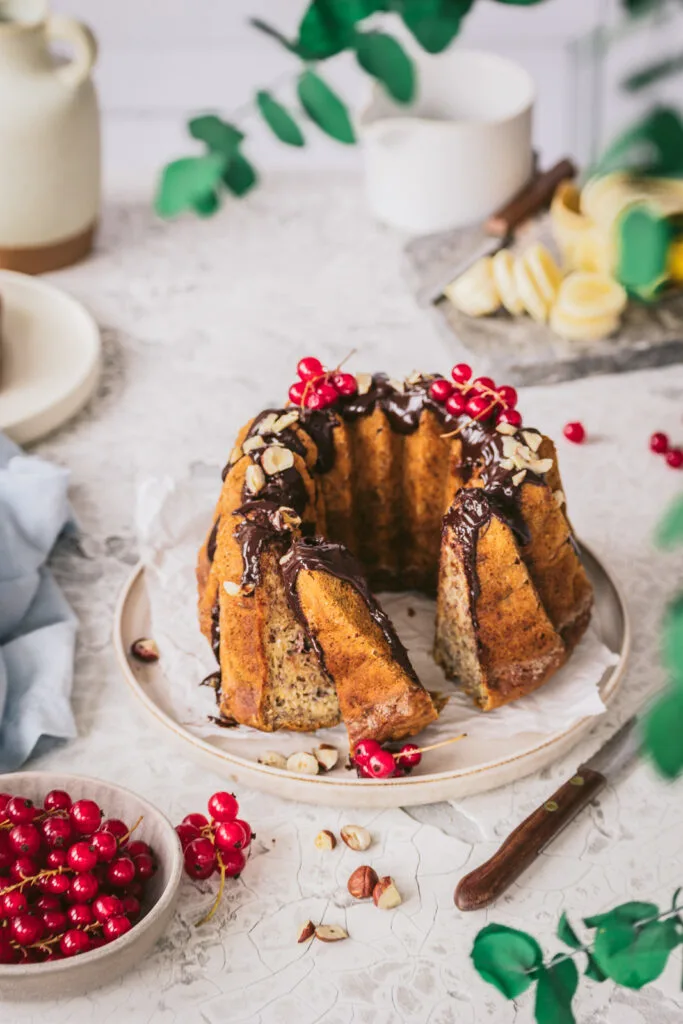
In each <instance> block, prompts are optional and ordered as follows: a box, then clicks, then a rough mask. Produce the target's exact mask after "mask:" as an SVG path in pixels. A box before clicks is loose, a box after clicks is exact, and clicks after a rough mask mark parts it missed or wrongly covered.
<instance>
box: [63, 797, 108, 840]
mask: <svg viewBox="0 0 683 1024" xmlns="http://www.w3.org/2000/svg"><path fill="white" fill-rule="evenodd" d="M69 820H70V821H71V824H72V825H73V827H74V829H75V830H76V832H80V833H81V835H90V833H91V832H95V831H96V829H98V828H99V827H100V823H101V821H102V811H101V810H100V808H99V807H98V805H97V804H96V803H95V801H94V800H77V801H76V803H75V804H72V805H71V807H70V808H69Z"/></svg>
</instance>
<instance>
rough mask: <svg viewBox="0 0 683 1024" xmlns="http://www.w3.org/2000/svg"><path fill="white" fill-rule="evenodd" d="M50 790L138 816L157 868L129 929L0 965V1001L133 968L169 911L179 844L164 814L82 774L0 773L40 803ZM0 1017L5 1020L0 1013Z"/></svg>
mask: <svg viewBox="0 0 683 1024" xmlns="http://www.w3.org/2000/svg"><path fill="white" fill-rule="evenodd" d="M51 789H65V790H67V791H68V792H69V793H70V794H71V796H72V798H73V799H74V800H75V799H81V798H87V799H91V800H95V801H97V803H98V804H99V805H100V807H102V809H103V811H104V812H105V814H106V816H107V817H108V818H121V819H122V820H123V821H125V822H126V823H127V824H131V825H132V824H133V823H134V822H135V821H136V820H137V819H138V818H139V817H140V815H142V816H143V820H142V822H141V824H140V826H139V828H138V829H137V830H136V833H135V835H136V838H139V839H142V840H144V841H145V842H146V843H149V845H150V846H151V847H152V849H153V851H154V853H155V854H156V857H157V861H158V870H157V871H156V873H155V874H154V875H153V876H152V878H151V879H150V881H149V882H148V883H147V886H146V896H147V899H146V901H145V903H144V904H143V913H144V916H143V917H142V918H141V919H140V920H139V921H138V923H137V924H135V925H134V926H133V927H132V928H131V930H130V931H129V932H126V934H125V935H123V936H122V937H121V938H119V939H116V940H115V941H114V942H111V943H109V944H108V945H106V946H100V947H99V948H98V949H93V950H91V951H90V952H89V953H81V954H79V955H78V956H74V957H71V958H68V959H65V960H54V961H50V962H49V963H43V964H30V965H27V966H24V967H22V966H15V965H7V964H0V1001H4V1000H19V999H21V1000H29V999H54V998H55V997H56V996H59V997H63V996H74V995H78V994H79V993H82V992H87V991H90V990H92V989H94V988H97V987H98V986H100V985H105V984H107V983H108V982H110V981H113V980H114V979H115V978H117V977H119V975H121V974H124V973H125V972H126V971H129V970H130V969H131V968H133V967H137V966H138V965H139V963H140V961H141V960H142V959H143V957H144V956H146V955H147V953H149V951H150V950H151V949H152V947H153V946H154V945H155V943H156V942H157V940H158V939H159V938H160V936H161V935H162V933H163V932H164V930H165V929H166V927H167V926H168V923H169V921H170V919H171V916H172V914H173V909H174V907H175V904H176V900H177V898H178V890H179V888H180V881H181V877H182V869H183V856H182V851H181V849H180V842H179V840H178V836H177V835H176V832H175V829H174V828H173V825H172V824H171V822H170V821H169V820H168V818H167V817H166V816H165V815H163V814H162V813H161V812H160V811H158V810H157V809H156V807H153V806H152V804H150V803H148V802H147V801H146V800H143V798H142V797H140V796H137V795H136V794H135V793H132V792H131V791H130V790H129V789H123V788H122V787H121V786H115V785H114V784H113V783H111V782H103V781H102V780H100V779H92V778H89V777H88V776H86V775H59V774H54V773H52V772H16V773H13V774H10V775H0V790H1V791H2V792H5V793H13V794H18V795H20V796H25V797H28V798H29V799H31V800H34V801H35V802H36V803H38V802H40V801H42V799H43V798H44V797H45V795H46V793H48V792H49V791H50V790H51ZM0 1018H1V1019H3V1020H4V1019H5V1017H4V1015H3V1014H2V1013H1V1012H0Z"/></svg>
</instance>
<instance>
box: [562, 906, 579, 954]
mask: <svg viewBox="0 0 683 1024" xmlns="http://www.w3.org/2000/svg"><path fill="white" fill-rule="evenodd" d="M557 937H558V939H561V940H562V942H564V943H565V945H567V946H571V947H572V949H581V940H580V939H579V937H578V935H577V934H576V932H575V931H574V929H573V928H572V926H571V925H570V923H569V921H568V920H567V914H566V913H565V911H564V910H563V911H562V917H561V918H560V921H559V924H558V925H557Z"/></svg>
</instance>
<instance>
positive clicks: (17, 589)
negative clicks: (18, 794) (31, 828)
mask: <svg viewBox="0 0 683 1024" xmlns="http://www.w3.org/2000/svg"><path fill="white" fill-rule="evenodd" d="M68 481H69V474H68V472H67V470H65V469H61V468H60V467H59V466H53V465H52V464H51V463H49V462H44V461H43V460H42V459H39V458H36V457H34V456H28V455H24V454H23V453H22V451H21V449H20V448H18V447H17V446H16V445H15V444H14V442H12V441H10V440H9V438H7V437H5V436H4V435H3V434H0V772H8V771H13V770H14V769H16V768H18V767H19V766H20V765H21V764H23V762H24V761H25V760H26V759H27V758H28V757H29V756H30V754H31V752H32V751H33V749H34V747H35V746H36V744H37V742H38V740H39V739H40V738H41V737H42V736H51V737H57V738H60V739H67V738H71V737H73V736H75V735H76V725H75V722H74V718H73V714H72V711H71V703H70V697H71V684H72V682H73V671H74V648H75V643H76V625H77V624H76V617H75V615H74V613H73V612H72V610H71V608H70V607H69V605H68V604H67V602H66V599H65V598H64V596H63V594H62V593H61V591H60V589H59V587H58V586H57V584H56V583H55V581H54V579H53V578H52V575H51V573H50V572H49V571H48V570H47V569H46V568H45V562H46V560H47V558H48V555H49V554H50V551H51V550H52V547H53V545H54V543H55V541H56V540H57V537H58V536H59V534H60V533H61V531H62V530H63V529H64V527H65V526H66V524H67V523H68V522H69V520H70V509H69V502H68V499H67V488H68Z"/></svg>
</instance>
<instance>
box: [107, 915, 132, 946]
mask: <svg viewBox="0 0 683 1024" xmlns="http://www.w3.org/2000/svg"><path fill="white" fill-rule="evenodd" d="M132 927H133V925H132V924H131V923H130V921H129V920H128V918H127V917H124V916H123V914H121V915H120V916H119V917H110V918H109V920H108V921H105V922H104V924H103V925H102V932H103V933H104V937H105V939H107V941H108V942H113V941H114V939H120V938H121V936H122V935H125V934H126V932H129V931H130V930H131V928H132Z"/></svg>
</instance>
